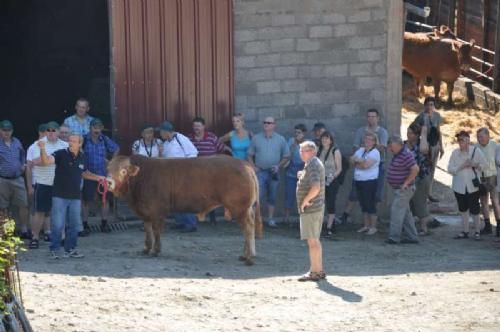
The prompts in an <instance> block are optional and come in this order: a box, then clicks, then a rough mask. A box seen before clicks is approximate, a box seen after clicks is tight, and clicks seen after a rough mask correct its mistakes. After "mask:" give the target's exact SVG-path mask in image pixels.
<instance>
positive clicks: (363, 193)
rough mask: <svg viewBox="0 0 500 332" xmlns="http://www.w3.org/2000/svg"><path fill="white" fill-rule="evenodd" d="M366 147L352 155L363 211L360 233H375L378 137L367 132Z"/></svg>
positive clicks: (378, 157) (356, 186)
mask: <svg viewBox="0 0 500 332" xmlns="http://www.w3.org/2000/svg"><path fill="white" fill-rule="evenodd" d="M363 142H364V147H361V148H359V149H358V150H357V151H356V152H354V155H353V156H352V157H351V163H352V165H353V166H354V184H355V188H356V192H357V194H358V199H359V204H360V205H361V211H362V212H363V227H362V228H360V229H359V230H358V233H364V232H366V234H368V235H373V234H375V233H377V208H376V203H375V202H376V194H377V179H378V175H379V164H380V152H379V151H378V149H377V144H378V137H377V135H376V134H375V133H373V132H367V133H366V134H365V137H364V139H363Z"/></svg>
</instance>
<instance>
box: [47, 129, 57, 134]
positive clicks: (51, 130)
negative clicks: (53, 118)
mask: <svg viewBox="0 0 500 332" xmlns="http://www.w3.org/2000/svg"><path fill="white" fill-rule="evenodd" d="M47 132H49V133H55V132H56V130H55V129H47Z"/></svg>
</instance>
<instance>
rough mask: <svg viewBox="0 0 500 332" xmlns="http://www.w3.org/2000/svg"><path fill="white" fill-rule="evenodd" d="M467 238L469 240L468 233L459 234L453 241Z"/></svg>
mask: <svg viewBox="0 0 500 332" xmlns="http://www.w3.org/2000/svg"><path fill="white" fill-rule="evenodd" d="M468 238H469V233H465V232H460V233H458V235H456V236H455V237H454V238H453V239H455V240H462V239H468Z"/></svg>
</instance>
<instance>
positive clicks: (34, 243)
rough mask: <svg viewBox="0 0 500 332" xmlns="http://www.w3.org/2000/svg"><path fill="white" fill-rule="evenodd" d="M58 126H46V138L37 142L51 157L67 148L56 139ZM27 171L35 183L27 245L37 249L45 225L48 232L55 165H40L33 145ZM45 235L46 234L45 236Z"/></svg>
mask: <svg viewBox="0 0 500 332" xmlns="http://www.w3.org/2000/svg"><path fill="white" fill-rule="evenodd" d="M58 134H59V124H58V123H57V122H54V121H51V122H49V123H47V124H46V136H45V137H43V138H41V139H40V140H39V141H43V142H44V143H45V151H46V152H47V154H49V155H51V154H53V153H54V152H56V151H58V150H62V149H66V148H67V147H68V143H66V142H64V141H63V140H61V139H59V138H58ZM27 159H28V169H31V170H32V173H33V180H34V182H35V191H34V198H33V199H34V203H35V215H34V217H33V220H32V223H31V234H32V239H31V242H30V245H29V248H30V249H38V247H39V242H40V240H39V238H40V231H41V230H42V227H43V226H44V223H47V225H46V227H45V230H47V231H48V230H49V229H50V228H49V227H48V220H47V218H46V216H47V215H48V214H49V212H50V210H51V208H52V186H53V184H54V175H55V170H56V165H54V164H51V165H41V160H40V147H39V145H38V142H37V144H34V147H33V151H32V153H31V155H29V156H28V158H27ZM46 235H47V234H46Z"/></svg>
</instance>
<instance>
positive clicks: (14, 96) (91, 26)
mask: <svg viewBox="0 0 500 332" xmlns="http://www.w3.org/2000/svg"><path fill="white" fill-rule="evenodd" d="M0 18H1V19H0V45H2V46H1V52H0V101H1V102H0V119H10V120H11V121H12V122H13V123H14V127H15V129H14V130H15V132H14V135H15V136H16V137H18V138H20V139H21V140H22V141H23V144H24V145H25V146H27V145H28V144H31V143H32V142H33V140H34V139H36V128H37V126H38V124H40V123H43V122H47V121H51V120H55V121H57V122H59V123H61V122H62V121H63V120H64V118H65V117H67V116H69V115H71V114H73V112H74V104H75V100H76V99H77V98H79V97H86V98H88V99H89V100H90V103H91V111H90V114H91V115H93V116H98V117H100V118H102V120H103V121H104V123H105V126H106V128H111V114H110V109H111V107H110V91H109V86H110V85H109V80H110V67H109V62H110V50H109V47H110V46H109V45H110V44H109V19H108V5H107V1H106V0H50V1H47V0H23V1H19V0H2V1H0Z"/></svg>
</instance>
